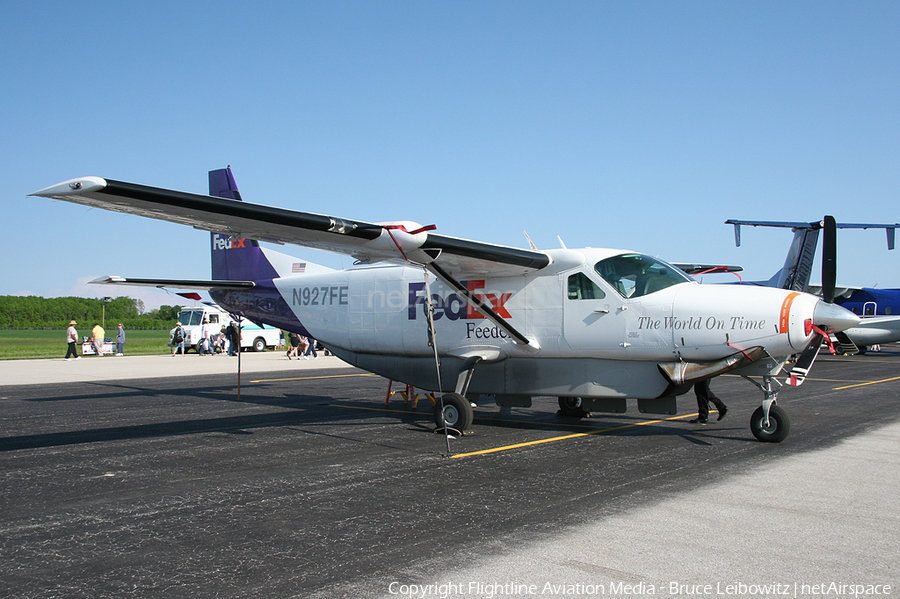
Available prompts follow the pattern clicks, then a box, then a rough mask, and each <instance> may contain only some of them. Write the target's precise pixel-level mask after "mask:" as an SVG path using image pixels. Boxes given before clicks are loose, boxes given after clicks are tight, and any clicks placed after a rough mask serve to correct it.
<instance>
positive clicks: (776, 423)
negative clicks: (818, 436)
mask: <svg viewBox="0 0 900 599" xmlns="http://www.w3.org/2000/svg"><path fill="white" fill-rule="evenodd" d="M741 377H742V378H744V379H746V380H748V381H750V382H751V383H753V384H754V385H756V387H757V388H759V390H760V391H762V392H763V393H764V394H765V398H764V399H763V402H762V405H761V406H759V407H758V408H756V410H754V412H753V415H752V416H751V417H750V432H752V433H753V436H754V437H756V439H757V440H759V441H762V442H763V443H781V442H782V441H784V440H785V439H786V438H787V436H788V433H789V432H791V421H790V419H789V418H788V416H787V413H786V412H785V411H784V410H782V409H781V408H780V407H779V406H777V405H775V400H776V399H777V398H778V390H779V389H781V383H779V382H778V380H777V379H776V378H775V377H774V376H773V375H770V374H767V375H765V376H763V384H762V385H760V384H759V383H758V382H756V381H754V380H753V379H751V378H750V377H748V376H744V375H741Z"/></svg>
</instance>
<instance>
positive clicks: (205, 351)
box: [170, 318, 241, 356]
mask: <svg viewBox="0 0 900 599" xmlns="http://www.w3.org/2000/svg"><path fill="white" fill-rule="evenodd" d="M170 334H171V336H172V341H171V345H172V355H173V356H175V355H178V354H181V355H182V356H183V355H184V342H185V338H186V337H187V335H186V333H185V330H184V327H183V325H182V324H181V322H176V323H175V328H174V329H172V331H171V332H170ZM240 345H241V332H240V329H239V328H238V324H237V322H232V323H231V324H229V325H222V328H221V330H220V331H219V332H218V333H211V332H210V326H209V320H208V319H205V318H204V319H203V324H202V325H200V339H199V340H198V342H197V353H198V354H200V355H201V356H211V355H213V354H215V353H217V352H216V350H217V348H221V351H223V352H227V353H228V355H229V356H236V355H237V353H238V351H240Z"/></svg>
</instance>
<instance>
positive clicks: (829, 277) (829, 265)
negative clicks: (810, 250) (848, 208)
mask: <svg viewBox="0 0 900 599" xmlns="http://www.w3.org/2000/svg"><path fill="white" fill-rule="evenodd" d="M822 224H823V229H824V230H823V235H822V299H824V300H825V301H826V302H828V303H829V304H832V303H834V288H835V285H836V284H837V225H836V224H835V222H834V217H833V216H826V217H825V219H824V221H823V222H822Z"/></svg>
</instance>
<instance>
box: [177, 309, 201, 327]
mask: <svg viewBox="0 0 900 599" xmlns="http://www.w3.org/2000/svg"><path fill="white" fill-rule="evenodd" d="M202 314H203V310H182V311H181V313H180V314H179V315H178V322H180V323H181V324H182V325H184V326H186V327H187V326H191V325H197V324H200V316H201V315H202Z"/></svg>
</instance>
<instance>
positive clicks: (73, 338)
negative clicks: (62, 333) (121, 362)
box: [66, 320, 125, 360]
mask: <svg viewBox="0 0 900 599" xmlns="http://www.w3.org/2000/svg"><path fill="white" fill-rule="evenodd" d="M77 324H78V323H77V322H75V321H74V320H70V321H69V328H68V329H66V343H67V344H68V349H67V350H66V360H80V359H81V356H79V355H78V345H77V344H78V330H77V329H76V328H75V325H77ZM90 341H91V346H92V347H93V348H94V352H95V353H96V354H97V355H98V356H102V355H103V343H104V342H105V341H106V331H104V330H103V327H101V326H100V325H99V324H95V325H94V328H93V329H91V338H90ZM116 355H117V356H124V355H125V327H124V326H123V325H122V323H121V322H120V323H119V330H118V333H116Z"/></svg>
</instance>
